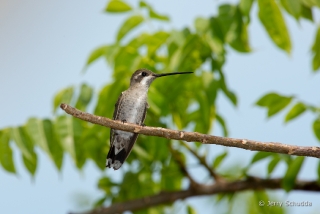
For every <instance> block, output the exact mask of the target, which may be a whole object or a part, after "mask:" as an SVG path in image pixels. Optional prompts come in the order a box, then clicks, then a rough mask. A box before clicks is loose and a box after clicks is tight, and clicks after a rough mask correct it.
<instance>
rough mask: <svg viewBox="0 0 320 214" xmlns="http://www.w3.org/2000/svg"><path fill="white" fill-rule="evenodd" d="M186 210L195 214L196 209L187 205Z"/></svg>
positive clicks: (190, 213) (189, 213)
mask: <svg viewBox="0 0 320 214" xmlns="http://www.w3.org/2000/svg"><path fill="white" fill-rule="evenodd" d="M187 212H188V214H197V211H196V210H195V209H194V208H193V207H191V206H190V205H188V206H187Z"/></svg>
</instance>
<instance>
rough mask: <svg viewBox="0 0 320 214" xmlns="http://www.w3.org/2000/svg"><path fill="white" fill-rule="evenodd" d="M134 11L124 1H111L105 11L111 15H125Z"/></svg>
mask: <svg viewBox="0 0 320 214" xmlns="http://www.w3.org/2000/svg"><path fill="white" fill-rule="evenodd" d="M130 10H132V8H131V7H130V5H128V4H127V3H125V2H123V1H119V0H111V1H109V3H108V5H107V7H106V9H105V11H106V12H110V13H123V12H127V11H130Z"/></svg>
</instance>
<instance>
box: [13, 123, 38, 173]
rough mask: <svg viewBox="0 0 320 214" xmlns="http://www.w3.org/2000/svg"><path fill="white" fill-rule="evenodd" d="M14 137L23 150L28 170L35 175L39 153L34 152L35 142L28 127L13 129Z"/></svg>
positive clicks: (24, 161)
mask: <svg viewBox="0 0 320 214" xmlns="http://www.w3.org/2000/svg"><path fill="white" fill-rule="evenodd" d="M11 134H12V138H13V140H14V141H15V143H16V144H17V146H18V148H19V149H20V150H21V152H22V157H23V163H24V165H25V166H26V168H27V169H28V171H29V172H30V173H31V174H32V175H34V174H35V172H36V169H37V155H36V153H35V152H34V143H33V142H32V141H31V138H30V136H29V134H28V132H27V127H16V128H12V129H11Z"/></svg>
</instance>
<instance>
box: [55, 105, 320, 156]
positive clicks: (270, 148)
mask: <svg viewBox="0 0 320 214" xmlns="http://www.w3.org/2000/svg"><path fill="white" fill-rule="evenodd" d="M60 108H61V109H63V110H64V111H65V112H66V113H68V114H70V115H72V116H74V117H76V118H79V119H81V120H85V121H88V122H90V123H94V124H98V125H101V126H105V127H109V128H113V129H118V130H122V131H127V132H133V133H138V134H144V135H150V136H157V137H163V138H167V139H173V140H184V141H188V142H191V141H193V142H201V143H203V144H216V145H221V146H229V147H237V148H241V149H246V150H252V151H264V152H274V153H281V154H288V155H297V156H308V157H316V158H320V147H317V146H313V147H310V146H294V145H288V144H281V143H275V142H259V141H254V140H247V139H236V138H227V137H219V136H213V135H207V134H201V133H198V132H184V131H177V130H171V129H165V128H155V127H148V126H139V125H136V124H132V123H122V122H120V121H115V120H111V119H108V118H105V117H100V116H96V115H92V114H89V113H86V112H82V111H80V110H78V109H76V108H73V107H71V106H69V105H67V104H64V103H62V104H61V105H60Z"/></svg>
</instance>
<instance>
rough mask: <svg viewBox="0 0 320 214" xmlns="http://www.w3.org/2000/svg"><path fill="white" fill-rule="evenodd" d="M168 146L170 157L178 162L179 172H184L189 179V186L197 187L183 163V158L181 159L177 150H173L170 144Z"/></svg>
mask: <svg viewBox="0 0 320 214" xmlns="http://www.w3.org/2000/svg"><path fill="white" fill-rule="evenodd" d="M169 148H170V151H171V154H172V158H173V160H174V161H175V162H176V163H177V164H178V166H179V169H180V171H181V173H182V174H184V175H185V176H186V177H187V178H188V179H189V181H190V188H197V187H198V183H197V182H196V181H195V180H194V179H193V178H192V176H191V175H190V174H189V172H188V170H187V168H186V167H185V164H184V163H183V160H182V158H181V156H180V154H179V153H178V152H177V151H175V150H174V149H173V148H172V146H171V145H169Z"/></svg>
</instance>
